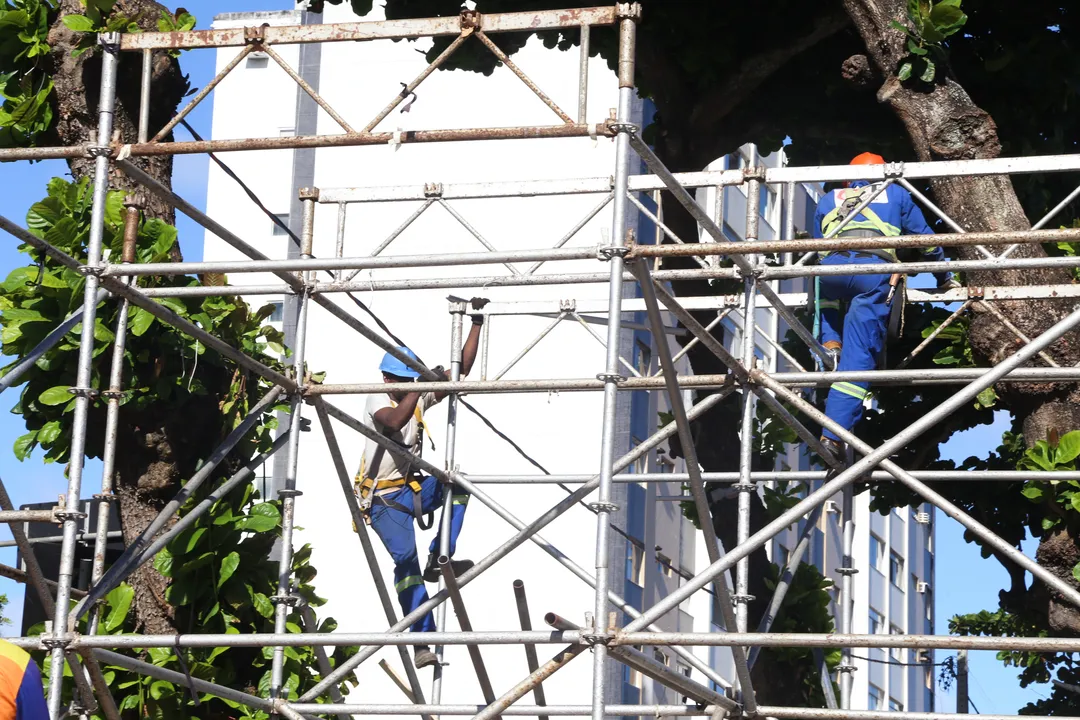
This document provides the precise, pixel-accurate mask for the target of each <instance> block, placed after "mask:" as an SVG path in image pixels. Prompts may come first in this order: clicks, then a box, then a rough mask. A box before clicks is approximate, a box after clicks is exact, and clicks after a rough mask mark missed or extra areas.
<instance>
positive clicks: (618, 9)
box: [615, 2, 641, 22]
mask: <svg viewBox="0 0 1080 720" xmlns="http://www.w3.org/2000/svg"><path fill="white" fill-rule="evenodd" d="M615 18H616V19H617V20H633V21H634V22H638V21H639V20H641V3H636V2H629V3H615Z"/></svg>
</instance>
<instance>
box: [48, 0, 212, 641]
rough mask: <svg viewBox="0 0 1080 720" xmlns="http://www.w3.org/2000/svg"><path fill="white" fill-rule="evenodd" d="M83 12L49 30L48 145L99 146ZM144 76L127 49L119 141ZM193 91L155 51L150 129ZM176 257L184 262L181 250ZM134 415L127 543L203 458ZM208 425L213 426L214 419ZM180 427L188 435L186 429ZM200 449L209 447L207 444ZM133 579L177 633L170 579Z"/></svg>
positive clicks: (134, 7)
mask: <svg viewBox="0 0 1080 720" xmlns="http://www.w3.org/2000/svg"><path fill="white" fill-rule="evenodd" d="M117 8H118V10H122V11H123V12H125V14H127V15H128V16H129V17H137V22H138V24H139V26H140V27H142V28H143V29H144V30H157V19H158V18H159V17H160V15H161V12H162V11H164V10H165V8H163V7H162V6H161V5H159V4H158V3H156V2H152V0H121V2H118V3H117ZM83 12H84V8H83V5H82V3H80V2H79V0H62V2H61V9H60V14H59V16H58V17H57V19H56V22H55V23H54V24H53V26H52V28H51V29H50V32H49V43H50V45H51V46H52V55H51V60H52V73H51V74H52V78H53V82H54V84H55V88H56V93H55V97H54V103H55V108H54V109H55V117H56V122H55V125H54V128H53V130H52V132H51V137H50V138H48V142H50V143H55V144H58V145H79V144H87V143H89V144H96V143H97V140H98V138H97V132H98V102H99V95H100V82H101V54H100V51H94V52H87V53H84V54H82V55H80V56H79V57H73V56H72V50H73V49H75V47H76V46H77V45H78V43H79V41H80V39H81V37H82V33H76V32H73V31H71V30H69V29H68V28H67V27H66V26H65V25H64V24H63V23H62V22H61V18H62V17H63V16H64V15H69V14H82V13H83ZM141 76H142V55H141V54H136V53H121V56H120V67H119V71H118V77H117V101H116V113H115V118H114V131H113V137H112V144H114V145H115V144H124V143H133V142H136V141H137V140H138V127H139V96H140V81H141ZM187 89H188V82H187V78H186V77H184V76H183V75H182V73H181V72H180V67H179V64H178V63H177V61H176V60H175V59H174V58H172V57H170V56H169V55H168V54H166V53H161V52H158V53H155V55H154V63H153V85H152V94H151V103H150V107H151V110H152V112H151V119H150V128H151V130H150V132H151V134H153V133H154V132H155V131H156V129H158V128H160V127H162V126H163V125H165V123H166V122H168V120H169V118H171V117H172V115H173V113H174V112H175V108H176V107H177V105H178V104H179V102H180V100H181V99H182V98H183V96H184V94H185V93H186V92H187ZM171 139H172V138H171V137H169V138H166V140H171ZM134 162H135V163H136V164H137V165H138V166H139V167H140V168H142V169H143V170H144V171H146V172H147V173H148V174H150V175H151V176H152V177H153V178H155V179H156V180H158V181H159V182H161V183H163V184H164V185H165V186H166V187H171V185H172V156H168V155H165V156H160V157H152V158H134ZM68 165H69V167H70V169H71V174H72V176H73V177H74V178H75V179H76V180H79V179H82V178H84V177H86V178H90V179H91V180H93V174H94V160H93V158H89V157H86V158H77V159H74V160H70V161H69V163H68ZM109 184H110V187H111V188H113V189H124V190H136V189H137V188H136V185H135V183H134V182H133V181H132V180H131V179H129V178H128V177H127V176H126V175H125V174H123V173H122V172H120V171H118V170H115V169H114V170H113V171H112V172H111V173H110V177H109ZM143 196H144V197H145V199H146V210H145V212H146V215H147V216H148V217H155V218H159V219H161V220H164V221H165V222H168V223H170V224H174V223H175V212H174V211H173V208H172V207H170V206H169V205H168V204H166V203H165V202H164V201H162V200H160V199H158V198H156V197H154V196H151V195H149V194H148V193H143ZM174 259H175V260H181V259H182V258H181V256H180V253H179V249H177V251H176V253H175V256H174ZM215 405H216V402H215ZM91 413H92V415H91V423H90V428H91V429H90V432H91V433H101V432H102V431H103V427H104V415H105V413H104V409H103V408H101V407H95V408H94V409H92V411H91ZM132 414H133V411H131V410H129V409H128V408H126V407H124V408H121V420H120V430H119V436H118V440H117V463H116V475H115V477H114V478H113V482H114V489H115V491H116V495H117V496H118V503H119V515H120V523H121V529H122V531H123V537H124V542H125V544H128V543H130V542H131V541H133V540H134V539H135V538H136V537H138V535H139V534H140V533H141V532H142V531H143V530H144V529H145V528H146V527H147V526H148V525H149V523H150V522H151V520H153V518H154V517H155V516H156V515H157V513H158V511H159V510H160V509H161V507H163V506H164V503H165V501H166V498H167V497H171V496H172V495H174V494H175V493H176V491H177V490H178V489H179V487H180V481H181V479H182V478H183V477H185V475H184V474H183V472H184V471H188V472H190V469H191V468H193V467H194V462H192V461H191V458H197V457H198V456H199V454H198V451H197V450H196V451H195V452H192V450H188V452H187V453H186V455H187V456H188V457H187V458H185V457H181V453H179V452H177V451H176V449H175V447H174V446H175V445H176V444H177V443H176V441H175V439H174V438H173V436H175V435H176V434H177V432H178V429H177V428H176V427H169V421H170V419H169V418H148V417H145V416H144V417H133V416H132ZM172 422H173V423H176V422H177V419H176V418H173V419H172ZM210 425H211V426H213V423H210ZM179 431H180V432H181V433H182V432H183V429H182V428H180V430H179ZM181 437H183V436H182V435H181ZM184 439H185V440H187V438H184ZM183 444H184V445H190V443H183ZM199 450H205V446H204V447H203V448H200V449H199ZM129 581H130V583H131V585H132V587H133V588H134V590H135V598H134V603H133V606H134V610H135V618H136V624H137V627H138V629H140V630H141V631H143V632H146V633H153V634H174V633H175V632H176V629H177V628H176V623H175V621H174V618H173V608H172V606H170V605H169V603H168V602H167V601H166V600H165V590H166V588H167V586H168V582H167V580H166V578H164V577H163V576H161V575H160V574H159V573H158V572H157V571H156V570H154V568H153V565H152V564H148V565H146V566H144V567H143V568H141V569H139V570H138V571H136V572H135V573H134V574H133V575H132V576H131V577H130V578H129Z"/></svg>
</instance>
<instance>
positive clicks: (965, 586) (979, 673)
mask: <svg viewBox="0 0 1080 720" xmlns="http://www.w3.org/2000/svg"><path fill="white" fill-rule="evenodd" d="M184 5H185V7H187V8H188V10H189V11H190V12H192V14H194V15H195V16H196V17H197V18H198V19H199V27H207V26H208V25H209V23H210V21H211V20H212V18H213V15H214V14H215V13H217V12H240V11H247V10H275V9H285V8H288V7H291V3H290V2H288V0H284V1H282V0H217V1H215V2H210V0H188V1H187V2H185V3H184ZM181 62H182V65H183V68H184V71H185V72H186V73H188V74H189V75H190V76H191V82H192V86H193V87H195V88H198V87H201V86H202V85H203V84H205V83H206V82H207V81H208V80H209V79H210V78H211V77H212V76H213V66H214V57H213V54H212V53H211V52H207V51H201V52H188V53H185V54H184V56H183V58H182V60H181ZM212 100H213V97H212V96H211V98H210V99H208V100H207V101H206V102H205V103H204V104H203V105H202V106H200V107H199V108H198V109H196V110H195V111H194V112H193V113H192V114H191V115H190V116H189V118H188V120H189V122H191V124H192V125H193V126H194V127H195V128H196V130H197V131H198V132H199V133H200V134H201V135H203V136H204V137H209V136H210V135H211V132H210V130H211V128H210V114H209V112H210V108H211V103H212ZM178 137H179V139H188V138H187V137H186V133H185V132H184V131H183V130H180V131H179V132H178ZM207 164H208V160H207V158H206V157H204V156H198V155H182V156H179V157H177V158H176V165H175V174H174V178H173V183H174V187H175V189H176V191H177V192H178V193H179V194H180V195H182V196H184V197H185V198H186V199H188V200H189V201H191V202H192V203H194V204H195V205H196V206H198V207H200V208H201V207H204V206H205V201H206V175H207ZM66 172H67V167H66V165H65V164H64V163H62V162H59V161H48V162H42V163H37V164H34V165H30V164H27V163H18V164H12V165H0V186H3V187H4V192H3V193H0V214H2V215H4V216H5V217H8V218H11V219H12V220H15V221H16V222H19V223H20V224H24V220H25V216H26V211H27V209H28V208H29V207H30V205H31V204H32V203H33V202H35V201H37V200H39V199H40V198H41V197H42V196H43V195H44V188H45V184H46V183H47V181H48V180H49V178H51V177H54V176H57V175H64V174H65V173H66ZM178 224H179V229H180V240H181V245H182V247H183V250H184V256H185V258H186V259H188V260H199V259H201V257H202V232H201V229H200V228H199V227H198V226H196V225H195V224H194V223H193V222H191V221H190V220H188V219H187V218H185V217H183V216H180V217H179V223H178ZM15 246H16V243H15V241H14V240H13V239H11V238H8V237H4V238H0V276H3V275H6V274H7V273H8V272H10V270H11V269H13V268H15V267H18V266H20V265H23V264H25V263H26V257H25V256H23V255H20V254H19V253H18V252H16V250H15ZM16 394H17V389H16V390H12V391H10V392H9V394H8V395H7V396H5V397H3V398H0V477H2V478H3V479H4V482H5V483H6V485H7V487H8V491H9V493H10V494H11V497H12V500H13V502H14V503H15V505H16V506H18V505H20V504H22V503H29V502H44V501H52V500H55V499H56V497H57V495H59V494H61V493H63V492H64V491H65V490H66V481H65V479H64V477H63V473H62V468H59V467H56V466H54V465H53V466H47V465H43V464H42V463H41V462H40V460H38V459H37V458H33V457H32V458H30V459H29V460H27V461H26V462H24V463H20V462H18V461H17V460H16V459H15V458H14V456H13V454H12V452H11V449H10V448H11V447H12V443H14V441H15V438H17V437H18V436H19V435H21V434H22V433H23V432H24V429H23V427H22V422H21V418H19V417H17V416H14V415H11V414H10V413H9V412H8V411H9V410H10V408H11V407H12V406H13V405H14V403H15V401H16V399H17V398H16ZM1008 426H1009V423H1008V418H1007V417H1005V416H1002V415H1001V414H1000V413H999V417H998V419H997V422H995V423H994V425H991V426H983V427H979V428H976V429H973V430H971V431H969V432H967V433H963V434H961V435H958V436H955V437H953V438H952V439H951V440H950V441H949V443H948V445H947V446H946V456H947V457H951V458H955V459H957V460H962V459H964V458H966V457H968V456H970V455H984V454H985V453H986V451H987V449H989V448H994V447H997V445H998V442H999V441H1000V439H1001V433H1002V431H1004V430H1006V429H1008ZM100 478H101V468H100V463H91V464H89V465H88V467H87V470H86V472H85V473H84V481H85V483H86V486H85V487H84V492H83V496H84V497H89V496H90V495H92V494H93V493H94V492H95V491H96V489H97V488H98V487H99V483H100ZM937 522H938V527H937V578H936V582H935V593H934V596H935V600H936V603H937V608H936V616H937V619H938V620H937V632H938V633H946V632H947V631H948V627H947V622H948V618H949V617H951V616H952V615H955V614H957V613H967V612H973V611H977V610H981V609H993V608H996V607H997V594H998V592H999V591H1000V590H1001V589H1002V587H1004V584H1005V583H1006V582H1007V576H1006V573H1005V571H1004V570H1003V569H1002V568H1001V566H1000V565H999V564H998V563H997V562H996V561H993V560H983V559H982V558H980V557H979V552H978V550H977V549H976V548H975V546H973V545H968V544H967V543H965V542H964V540H963V528H961V527H960V525H958V524H957V523H955V522H954V521H952V520H950V519H949V518H946V517H944V516H943V515H941V514H940V513H939V514H938V515H937ZM0 539H5V540H6V539H10V534H9V533H8V532H7V528H6V526H5V527H2V528H0ZM1025 550H1026V551H1028V552H1029V554H1030V553H1031V552H1033V551H1034V547H1033V546H1032V547H1030V548H1025ZM0 562H2V563H5V564H9V565H13V564H14V563H15V552H14V550H12V549H0ZM0 593H7V595H8V597H9V598H10V600H11V604H10V605H9V606H8V615H9V616H10V617H12V618H14V619H16V620H18V618H19V617H20V613H21V606H22V586H20V585H17V584H16V583H13V582H11V581H8V580H6V579H2V578H0ZM16 630H17V623H16V626H15V627H8V628H6V629H0V632H3V633H5V634H12V632H14V631H16ZM946 655H947V653H944V652H939V653H938V660H941V659H943V658H944V657H945V656H946ZM970 662H971V698H972V700H973V701H974V704H975V706H976V707H978V709H979V711H981V712H982V713H1002V714H1012V713H1014V712H1016V710H1017V709H1019V708H1020V707H1022V706H1023V705H1024V704H1026V703H1027V702H1030V701H1032V700H1037V699H1038V698H1040V697H1045V696H1046V695H1047V694H1048V690H1047V689H1046V688H1034V689H1027V690H1022V689H1021V688H1020V687H1019V684H1018V682H1017V680H1016V674H1015V672H1014V671H1011V670H1009V669H1006V668H1004V667H1002V665H1001V664H1000V663H999V662H998V661H997V660H996V659H995V658H994V656H993V653H973V654H972V656H971V660H970ZM954 707H955V698H954V696H953V695H952V694H948V693H943V692H941V691H940V690H939V700H938V708H939V710H942V711H952V710H953V708H954Z"/></svg>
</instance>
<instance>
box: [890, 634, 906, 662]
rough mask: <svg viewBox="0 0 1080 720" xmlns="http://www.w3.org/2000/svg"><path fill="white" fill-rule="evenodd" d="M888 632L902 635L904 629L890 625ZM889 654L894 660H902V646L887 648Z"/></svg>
mask: <svg viewBox="0 0 1080 720" xmlns="http://www.w3.org/2000/svg"><path fill="white" fill-rule="evenodd" d="M889 634H890V635H903V634H904V631H903V630H902V629H901V628H898V627H896V626H895V625H890V626H889ZM889 655H891V656H892V659H893V660H896V661H897V662H904V649H903V648H889Z"/></svg>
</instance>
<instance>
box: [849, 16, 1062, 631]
mask: <svg viewBox="0 0 1080 720" xmlns="http://www.w3.org/2000/svg"><path fill="white" fill-rule="evenodd" d="M844 5H845V7H846V8H847V11H848V14H849V15H850V16H851V18H852V20H853V21H854V24H855V26H856V28H857V29H858V31H859V33H860V34H861V35H862V37H863V40H864V41H865V42H866V47H867V48H868V49H869V53H870V57H871V59H872V60H873V62H874V64H875V65H876V67H877V69H878V71H879V72H880V73H881V75H882V76H883V77H885V78H887V79H886V80H885V82H884V84H883V85H882V87H881V88H880V90H879V91H878V100H879V102H881V103H885V104H887V105H888V106H889V107H890V108H891V109H892V110H893V111H894V112H895V113H896V115H897V116H898V117H899V118H900V120H901V121H902V122H903V123H904V126H905V127H906V128H907V131H908V135H909V136H910V138H911V142H912V145H913V147H914V149H915V152H916V154H917V156H918V158H919V159H920V160H924V161H929V160H971V159H982V158H994V157H997V156H998V155H999V154H1000V151H1001V144H1000V142H999V139H998V134H997V126H996V125H995V124H994V121H993V118H991V117H990V115H989V114H987V113H986V112H985V111H984V110H982V109H981V108H980V107H978V106H977V105H976V104H975V102H974V101H973V100H972V99H971V97H970V96H969V95H968V94H967V92H965V90H964V88H963V87H962V86H961V85H960V83H959V82H958V81H957V79H956V78H954V77H952V76H951V73H948V72H939V75H941V76H942V77H940V78H939V79H938V81H937V82H935V83H934V84H932V85H926V86H922V87H915V86H911V87H909V86H905V85H903V84H901V83H900V81H899V80H898V79H897V78H896V75H895V72H896V68H897V67H899V65H900V63H901V60H902V58H903V57H904V56H905V55H906V52H907V51H906V46H905V36H904V34H903V33H901V32H899V31H897V30H895V29H892V28H891V27H890V25H889V23H890V21H891V20H898V21H901V22H904V21H905V18H906V3H905V2H903V0H844ZM932 186H933V190H934V195H935V197H936V199H937V202H938V205H939V206H940V207H941V208H942V210H944V211H945V212H946V213H948V214H949V215H950V216H951V217H952V218H953V219H954V220H955V221H956V222H958V223H959V224H960V225H961V226H963V227H964V228H966V229H967V230H969V231H981V230H991V231H1000V230H1027V229H1030V227H1031V224H1030V222H1029V221H1028V218H1027V216H1026V215H1025V214H1024V210H1023V208H1022V207H1021V205H1020V201H1019V200H1018V199H1017V197H1016V193H1015V191H1014V190H1013V186H1012V182H1011V181H1010V179H1009V178H1008V177H1007V176H993V177H966V178H943V179H938V180H934V181H933V182H932ZM995 250H996V251H997V252H1000V250H1001V249H992V250H991V252H994V251H995ZM959 255H960V257H961V258H962V259H977V258H979V257H981V255H980V254H978V252H977V251H976V250H975V248H971V247H968V248H960V249H959ZM1045 256H1046V251H1045V250H1044V249H1043V248H1042V246H1040V245H1032V244H1026V245H1021V246H1020V247H1019V248H1017V250H1016V251H1014V252H1013V254H1012V255H1011V257H1016V258H1035V257H1045ZM966 280H967V283H966V284H967V285H968V286H972V287H979V286H986V285H1044V284H1048V285H1066V284H1070V283H1072V282H1073V280H1072V276H1071V274H1070V272H1069V271H1068V270H1064V269H1053V268H1047V269H1042V270H1023V271H1020V270H1010V271H994V272H985V271H983V272H971V273H966ZM995 307H997V308H998V309H999V310H1000V311H1001V313H1002V314H1003V315H1004V316H1005V317H1006V318H1008V319H1009V320H1010V321H1011V322H1012V323H1013V324H1014V325H1015V326H1016V327H1017V328H1019V329H1020V330H1021V331H1022V332H1023V333H1024V334H1025V335H1027V336H1028V337H1029V338H1034V337H1037V336H1038V335H1040V334H1041V333H1042V332H1044V331H1045V330H1046V329H1047V328H1049V327H1050V326H1051V325H1053V324H1054V323H1056V322H1058V321H1059V320H1061V319H1062V318H1063V317H1065V316H1066V315H1067V314H1068V313H1069V311H1070V310H1071V309H1072V308H1071V304H1070V303H1067V302H1062V301H1054V300H1035V301H1032V300H1024V301H1015V302H998V303H995ZM968 338H969V340H970V342H971V345H972V347H973V349H974V350H975V352H976V353H977V354H978V356H979V357H980V358H981V359H983V360H985V361H987V362H989V363H993V364H996V363H998V362H1000V361H1002V360H1003V359H1004V358H1006V357H1008V356H1009V355H1011V354H1012V353H1014V352H1015V351H1016V350H1017V349H1019V347H1021V345H1022V342H1021V341H1019V340H1018V339H1017V337H1016V335H1015V334H1014V333H1012V331H1010V330H1009V329H1008V328H1006V327H1005V326H1004V325H1003V324H1002V323H1001V322H1000V321H999V320H998V318H996V317H995V316H993V315H992V314H990V313H987V312H981V313H976V314H975V315H974V317H973V319H972V322H971V326H970V330H969V334H968ZM1047 353H1048V354H1049V355H1050V356H1051V357H1052V358H1054V359H1055V360H1056V361H1057V362H1058V363H1059V364H1061V365H1063V366H1064V365H1075V364H1077V362H1078V361H1080V334H1078V333H1076V332H1071V333H1068V334H1067V335H1066V336H1064V337H1063V338H1062V339H1060V340H1058V341H1057V342H1055V343H1054V344H1053V345H1051V346H1050V348H1049V349H1048V350H1047ZM1044 364H1045V363H1044V361H1042V360H1036V361H1034V362H1033V363H1032V365H1033V366H1042V365H1044ZM995 389H996V391H997V393H998V395H999V396H1000V397H1001V398H1002V399H1003V400H1004V402H1005V403H1006V404H1007V406H1008V408H1009V409H1010V410H1011V411H1012V412H1013V414H1014V415H1015V416H1016V417H1018V418H1019V419H1021V420H1022V422H1023V428H1024V438H1025V441H1026V443H1027V445H1028V446H1029V447H1031V446H1033V445H1034V444H1035V443H1036V442H1037V441H1038V440H1042V439H1046V438H1047V437H1048V435H1049V434H1051V433H1056V434H1057V435H1058V436H1060V435H1064V434H1065V433H1066V432H1069V431H1070V430H1074V429H1077V428H1080V388H1077V386H1076V384H1075V383H1071V384H1065V383H1057V384H1054V383H1014V384H1008V385H1006V384H1000V385H998V386H997V387H996V388H995ZM1063 540H1064V538H1062V537H1059V536H1054V537H1053V538H1048V539H1045V540H1044V541H1043V545H1046V543H1047V542H1050V541H1052V542H1053V548H1049V547H1040V550H1039V553H1038V557H1039V561H1040V563H1043V564H1044V565H1046V566H1047V567H1049V568H1050V569H1051V570H1052V571H1053V572H1054V573H1055V574H1058V575H1059V576H1061V577H1065V578H1069V579H1070V580H1071V578H1072V575H1071V570H1072V565H1071V564H1070V565H1069V566H1068V567H1064V566H1063V565H1061V563H1059V562H1058V560H1062V562H1068V563H1074V562H1075V557H1076V556H1077V554H1080V551H1078V550H1077V546H1076V542H1077V538H1076V536H1075V535H1074V534H1070V535H1069V536H1068V537H1067V541H1068V543H1071V544H1072V549H1071V550H1070V551H1064V550H1063V549H1062V544H1063ZM1047 614H1048V616H1049V618H1050V623H1051V627H1052V628H1053V629H1054V630H1056V631H1068V632H1080V610H1078V609H1076V608H1073V607H1071V606H1068V605H1062V603H1061V602H1060V599H1059V598H1054V597H1051V598H1050V599H1049V607H1048V608H1047Z"/></svg>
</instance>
